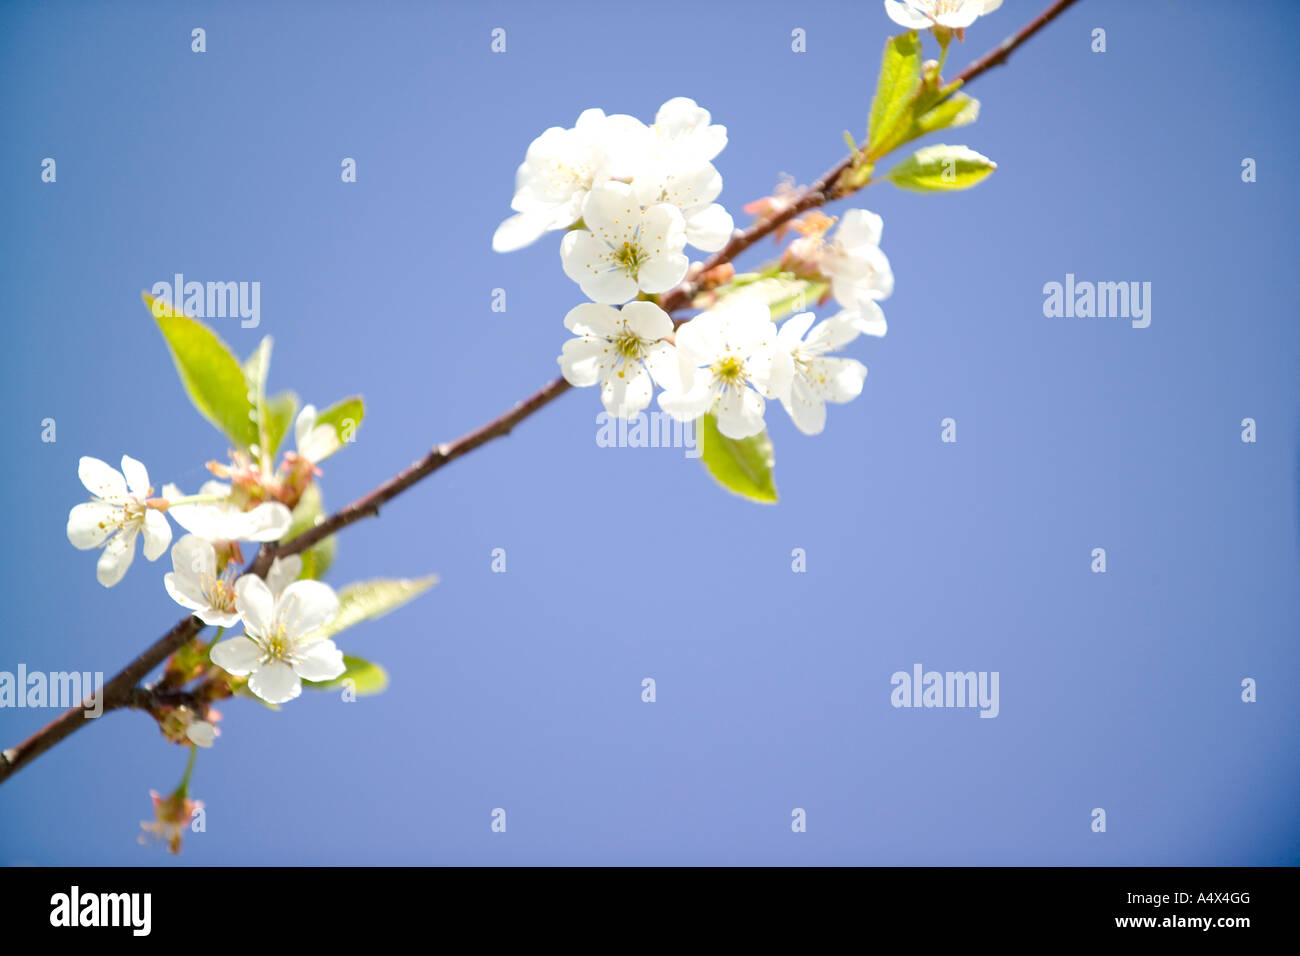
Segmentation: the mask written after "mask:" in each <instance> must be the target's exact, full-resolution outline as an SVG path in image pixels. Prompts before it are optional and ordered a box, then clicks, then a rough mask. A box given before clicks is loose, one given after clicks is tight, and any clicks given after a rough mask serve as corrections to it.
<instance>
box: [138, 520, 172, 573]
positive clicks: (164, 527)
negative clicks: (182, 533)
mask: <svg viewBox="0 0 1300 956" xmlns="http://www.w3.org/2000/svg"><path fill="white" fill-rule="evenodd" d="M171 543H172V526H171V525H170V524H168V522H167V518H166V517H164V516H163V513H162V512H161V511H158V510H156V509H154V508H149V509H147V510H146V511H145V513H144V556H145V558H146V559H148V560H150V561H157V560H158V558H160V557H161V556H162V553H163V552H164V551H166V550H167V545H169V544H171Z"/></svg>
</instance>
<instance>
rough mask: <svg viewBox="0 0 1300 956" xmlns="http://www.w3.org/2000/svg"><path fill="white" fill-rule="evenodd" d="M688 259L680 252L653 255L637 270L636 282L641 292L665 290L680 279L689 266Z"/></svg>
mask: <svg viewBox="0 0 1300 956" xmlns="http://www.w3.org/2000/svg"><path fill="white" fill-rule="evenodd" d="M690 264H691V262H690V260H689V259H687V258H686V256H684V255H682V254H681V253H680V252H675V253H673V254H672V255H667V256H653V257H651V258H650V259H647V260H646V261H645V262H643V263H642V264H641V268H640V269H638V270H637V274H636V284H637V285H638V286H639V287H640V288H641V291H642V292H650V293H658V292H667V291H668V290H669V289H671V288H672V287H673V286H675V285H677V283H679V282H681V281H682V279H684V278H686V270H687V269H688V268H690Z"/></svg>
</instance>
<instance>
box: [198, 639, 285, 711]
mask: <svg viewBox="0 0 1300 956" xmlns="http://www.w3.org/2000/svg"><path fill="white" fill-rule="evenodd" d="M217 646H218V647H220V646H221V645H217ZM248 689H249V690H251V691H252V692H253V693H254V694H256V695H257V696H258V697H260V698H262V700H264V701H266V702H267V703H268V704H283V703H284V702H285V701H290V700H293V699H294V698H295V697H297V696H298V695H299V694H301V693H302V681H301V680H299V679H298V675H297V674H295V673H294V672H293V668H292V667H290V666H289V665H288V664H286V663H284V661H272V662H271V663H269V664H263V665H262V666H261V667H259V668H258V669H257V670H255V671H253V673H252V675H251V676H250V677H249V678H248Z"/></svg>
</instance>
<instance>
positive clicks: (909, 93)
mask: <svg viewBox="0 0 1300 956" xmlns="http://www.w3.org/2000/svg"><path fill="white" fill-rule="evenodd" d="M920 79H921V40H920V38H919V37H918V36H917V35H916V31H914V30H913V31H909V32H907V33H901V34H899V35H898V36H896V37H890V38H889V42H888V43H886V44H885V54H884V56H883V57H882V58H881V60H880V77H879V78H878V79H877V80H876V95H875V98H874V99H872V101H871V118H870V120H869V121H868V126H867V150H866V152H867V155H868V157H870V158H871V159H876V158H878V157H880V156H883V155H885V153H887V152H889V151H890V150H891V149H893V147H894V146H895V145H897V139H898V137H899V136H901V135H902V134H903V133H904V132H905V131H906V130H907V127H908V125H909V122H910V120H911V103H912V100H913V99H914V98H915V96H916V94H917V91H918V87H919V86H920Z"/></svg>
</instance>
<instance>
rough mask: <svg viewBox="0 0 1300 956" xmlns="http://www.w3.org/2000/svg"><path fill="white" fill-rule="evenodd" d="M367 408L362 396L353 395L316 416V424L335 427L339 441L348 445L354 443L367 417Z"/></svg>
mask: <svg viewBox="0 0 1300 956" xmlns="http://www.w3.org/2000/svg"><path fill="white" fill-rule="evenodd" d="M365 414H366V406H365V404H364V403H363V402H362V401H361V396H360V395H353V396H352V397H351V398H345V399H343V400H342V401H340V402H335V403H334V404H333V405H331V406H330V407H329V408H327V409H325V410H324V411H323V412H321V413H320V414H318V415H317V416H316V424H317V425H318V426H320V425H333V426H334V431H335V433H336V434H337V435H338V436H339V441H340V442H342V443H343V444H345V445H346V444H347V443H348V442H350V441H352V440H353V438H354V436H355V435H356V431H357V429H358V428H359V427H361V419H362V418H364V417H365Z"/></svg>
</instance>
